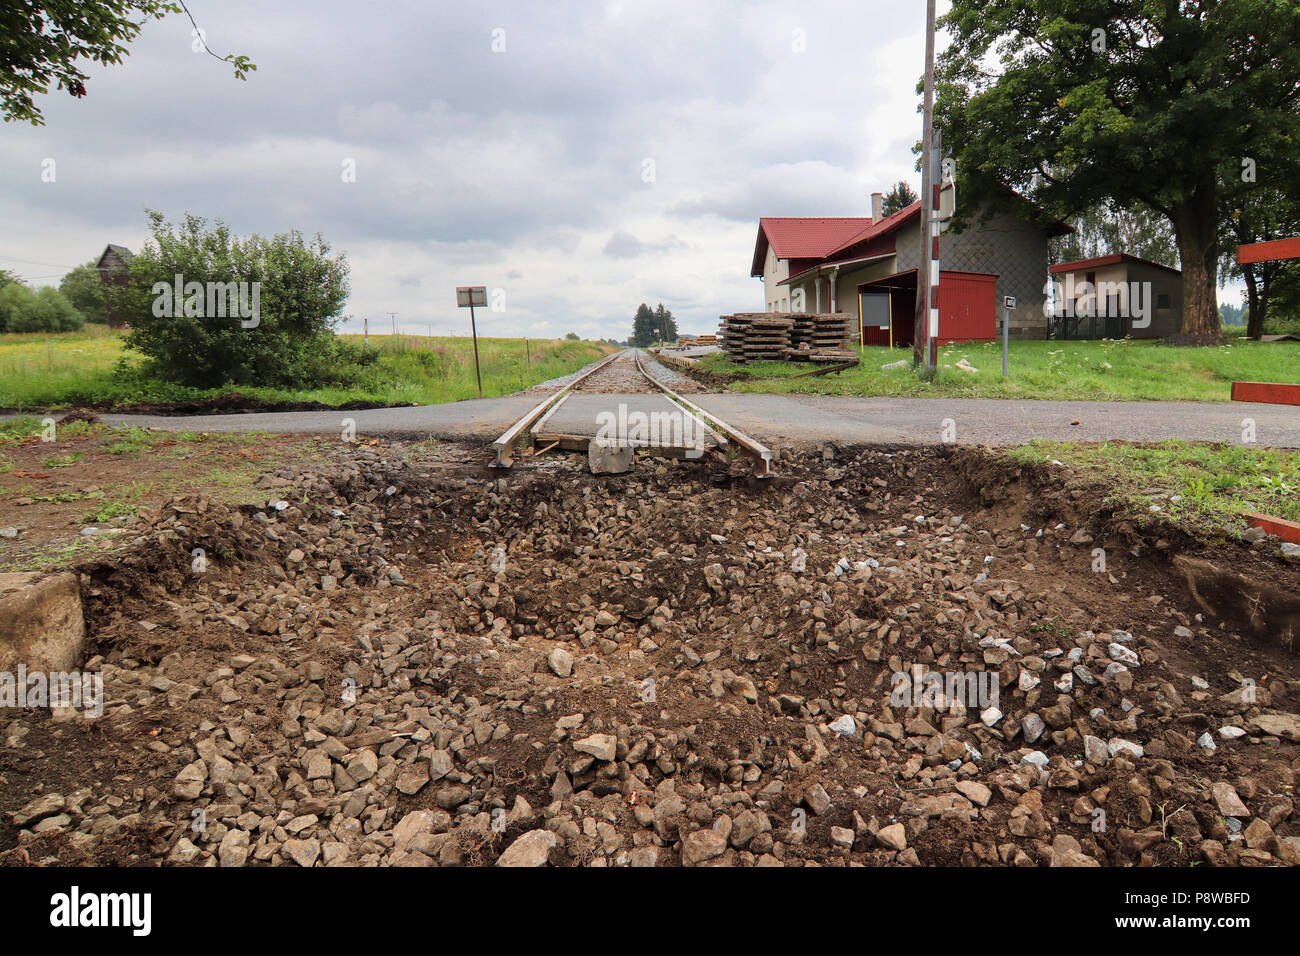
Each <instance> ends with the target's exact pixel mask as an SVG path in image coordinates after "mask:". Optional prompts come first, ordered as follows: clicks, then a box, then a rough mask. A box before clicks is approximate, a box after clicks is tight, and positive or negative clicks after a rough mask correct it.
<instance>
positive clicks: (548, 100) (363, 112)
mask: <svg viewBox="0 0 1300 956" xmlns="http://www.w3.org/2000/svg"><path fill="white" fill-rule="evenodd" d="M903 6H904V5H901V4H900V5H896V6H895V7H885V8H883V9H877V8H874V7H872V6H869V5H859V6H852V5H846V4H842V3H832V2H829V0H815V2H810V3H806V4H802V5H799V7H798V9H793V10H792V9H791V8H790V7H789V5H788V4H784V3H778V2H775V0H771V2H758V3H754V2H740V0H718V2H716V3H710V4H698V3H691V2H686V0H664V2H661V3H656V4H645V3H637V2H632V0H606V2H595V0H554V2H551V3H546V4H530V3H524V2H522V0H514V2H507V0H495V2H486V3H483V4H477V5H473V6H470V5H452V4H423V3H415V2H394V3H387V4H370V5H366V4H362V5H358V4H356V3H344V2H342V0H316V2H312V3H306V2H302V0H297V2H291V0H282V2H278V3H274V4H271V3H266V2H264V0H220V2H218V0H194V2H192V3H191V4H190V7H191V9H192V10H193V11H194V14H195V16H196V18H197V19H198V21H199V23H200V24H201V25H202V26H203V27H204V29H205V30H206V33H207V41H208V44H209V45H210V46H211V47H212V48H213V49H214V50H216V51H218V52H227V51H232V52H239V53H244V54H247V55H248V56H250V57H251V58H252V59H253V60H254V61H255V62H256V63H257V65H258V69H257V71H256V72H255V73H252V74H251V75H250V78H249V79H248V81H247V82H244V83H241V82H238V81H236V80H234V79H233V78H232V76H231V74H230V70H229V69H228V67H227V66H226V65H224V64H221V63H219V62H217V61H216V60H213V59H212V58H211V57H208V56H205V55H201V54H196V53H194V52H192V51H191V36H190V29H189V23H188V22H187V21H185V20H184V19H183V18H177V17H171V18H168V19H167V20H164V21H161V22H157V23H150V24H149V25H147V26H146V28H145V30H144V32H143V33H142V35H141V37H140V38H139V40H138V41H137V42H136V43H135V44H134V45H133V47H132V49H131V52H130V55H129V57H128V59H127V60H126V62H125V63H124V64H123V65H121V66H117V67H109V68H101V67H94V68H92V69H90V70H89V71H88V72H89V73H90V74H91V79H90V82H89V83H88V88H89V95H88V96H87V97H86V98H85V99H83V100H74V99H72V98H70V97H68V96H66V95H65V94H62V93H53V94H50V95H49V96H46V97H45V98H44V99H43V100H42V106H43V108H44V109H45V113H46V119H47V123H48V125H47V126H46V127H44V128H41V129H32V128H29V127H17V126H12V125H9V126H6V127H5V131H4V133H5V135H4V136H3V137H2V138H0V216H3V217H4V221H5V222H7V223H10V224H11V228H10V230H8V238H7V239H6V240H4V241H2V242H0V268H16V269H17V271H19V272H22V273H23V274H24V275H30V276H33V277H35V276H50V275H54V278H53V279H47V280H46V281H57V273H59V271H60V269H66V268H70V267H72V266H74V265H76V264H78V263H81V262H84V261H86V260H88V259H90V258H92V257H93V256H95V255H97V254H98V253H99V251H100V250H101V249H102V247H103V245H104V244H105V243H106V242H109V241H113V242H122V243H125V244H127V245H130V246H138V245H139V244H140V243H141V242H142V241H143V240H144V238H145V235H146V232H145V219H144V215H143V209H144V208H145V207H150V208H155V209H159V210H161V211H162V212H164V213H165V214H166V215H168V216H169V217H172V218H176V217H179V216H181V215H182V214H184V213H185V212H187V211H190V212H194V213H196V214H199V215H204V216H207V217H209V218H217V217H220V218H222V219H224V220H225V221H226V222H228V223H229V224H230V226H231V227H232V228H233V229H235V230H236V231H238V232H242V233H247V232H262V233H274V232H283V231H286V230H289V229H299V230H301V231H303V232H305V233H307V234H309V235H310V234H312V233H315V232H320V233H322V234H323V235H324V236H325V237H326V238H327V239H328V240H329V241H330V243H331V244H332V245H333V247H334V248H335V249H337V250H342V251H346V252H347V253H348V254H349V258H350V260H351V264H352V289H353V293H352V298H351V300H350V302H349V304H348V311H349V312H350V313H351V314H352V315H353V316H356V317H357V318H356V320H355V325H356V326H358V327H359V326H360V317H361V316H362V315H370V316H372V317H378V316H381V315H383V313H386V312H388V311H395V312H398V313H399V314H400V316H401V320H400V321H401V322H403V323H406V322H409V323H410V328H411V329H412V330H413V331H423V330H425V328H427V325H428V324H430V323H431V324H432V325H433V326H434V328H435V329H436V330H440V331H442V330H445V329H446V328H449V327H455V328H458V327H459V325H460V323H461V320H462V316H461V314H460V313H459V312H458V311H457V310H456V308H455V301H454V294H453V291H452V290H453V289H454V287H455V286H456V285H463V284H468V283H482V284H486V285H489V286H492V287H495V288H500V289H503V290H505V293H506V295H505V302H506V308H505V309H504V311H501V312H488V313H486V314H485V315H484V318H483V320H482V329H483V331H485V333H486V334H497V335H508V334H517V335H526V334H529V335H536V334H542V331H541V330H545V329H549V334H555V335H562V334H564V332H566V331H578V332H580V333H583V334H591V335H602V336H616V337H619V338H622V337H625V336H626V335H627V334H628V333H629V331H630V329H631V319H632V314H633V311H634V310H635V308H636V305H637V303H639V302H641V301H642V300H646V301H655V302H658V301H663V302H664V304H665V305H666V306H667V307H669V308H671V309H672V310H673V311H674V313H675V314H676V315H677V316H678V318H679V325H680V326H681V328H682V330H683V331H696V332H700V331H707V330H710V329H712V328H713V327H714V326H715V325H716V323H717V316H718V315H719V314H721V313H725V312H733V311H736V310H738V309H752V308H759V307H761V302H762V295H761V291H760V289H759V286H758V284H757V283H756V281H755V280H752V279H750V278H749V276H748V272H749V260H750V253H751V249H752V243H753V239H754V231H755V227H756V220H757V218H758V216H760V215H792V214H795V215H797V214H804V215H819V214H839V215H864V214H867V209H868V199H867V196H868V193H869V192H870V191H871V189H873V188H881V187H882V186H886V185H888V184H889V183H891V182H893V181H895V180H897V179H899V178H904V177H906V178H909V179H911V178H914V176H913V174H912V171H911V170H912V162H913V159H912V156H911V153H910V145H911V143H912V142H913V141H915V139H916V138H917V135H918V131H917V130H914V129H913V127H918V126H919V122H918V120H917V118H916V116H915V113H914V110H915V104H916V96H915V92H914V86H915V82H916V76H917V74H918V73H919V68H920V57H921V47H920V41H921V37H920V27H921V24H920V22H919V21H920V19H921V18H920V17H919V16H918V15H917V14H916V12H915V11H914V10H911V9H906V10H904V9H899V8H901V7H903ZM498 28H499V29H502V30H504V31H505V32H504V39H505V50H504V52H493V49H492V43H493V37H494V34H493V31H494V30H496V29H498ZM796 30H802V31H804V35H805V36H806V41H807V49H806V52H803V53H800V52H796V51H795V49H794V44H793V43H792V38H793V36H794V31H796ZM47 158H53V159H54V160H55V161H56V163H57V170H58V175H57V179H56V181H55V182H54V183H44V182H42V181H41V176H40V173H41V163H42V161H43V160H44V159H47ZM646 159H651V160H653V162H654V172H655V175H654V176H653V178H652V181H650V182H647V181H646V178H645V177H644V176H643V171H644V169H645V166H644V161H645V160H646ZM347 161H351V162H350V163H349V164H348V166H349V168H352V167H353V165H354V168H355V173H356V176H355V182H345V181H344V176H343V172H344V168H345V167H344V164H345V162H347ZM16 257H17V258H23V259H28V260H38V261H40V262H43V263H48V265H37V264H34V263H30V264H23V263H18V262H15V261H14V260H15V258H16Z"/></svg>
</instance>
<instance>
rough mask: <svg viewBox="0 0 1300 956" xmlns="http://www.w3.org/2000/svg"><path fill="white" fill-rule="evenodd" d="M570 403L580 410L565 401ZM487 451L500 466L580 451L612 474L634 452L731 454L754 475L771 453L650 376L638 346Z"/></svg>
mask: <svg viewBox="0 0 1300 956" xmlns="http://www.w3.org/2000/svg"><path fill="white" fill-rule="evenodd" d="M657 367H659V368H662V367H661V366H657ZM643 396H644V398H642V397H643ZM574 398H579V399H580V402H581V404H582V405H583V407H582V408H581V409H578V408H576V406H577V405H578V404H579V403H580V402H573V403H572V404H570V401H571V399H574ZM588 426H590V428H591V432H590V433H588ZM492 449H493V451H494V452H495V453H496V462H495V466H496V467H498V468H509V467H511V466H512V465H513V464H514V461H515V458H516V457H518V456H535V455H542V454H545V453H547V452H549V451H553V450H556V449H559V450H563V451H585V452H587V454H588V457H589V458H590V459H591V460H592V462H593V468H594V467H595V463H596V462H597V461H598V460H600V461H602V462H605V463H607V464H608V466H609V467H608V470H613V471H618V470H625V469H626V468H627V467H630V465H631V462H632V460H633V457H634V456H635V454H636V453H637V452H642V453H646V454H652V455H657V456H664V457H673V458H687V459H699V458H702V457H704V456H705V455H718V454H720V455H723V456H726V455H727V454H728V453H730V452H732V451H734V452H736V453H739V454H741V455H744V456H745V457H747V458H748V459H750V460H751V461H752V462H753V463H754V468H755V474H757V475H758V476H760V477H770V476H771V474H772V470H771V464H772V452H771V450H770V449H768V448H767V447H766V446H765V445H763V444H762V443H760V442H758V441H755V440H754V439H753V438H751V437H749V436H748V435H746V434H745V433H744V432H742V431H741V430H740V429H738V428H736V427H735V426H733V425H731V424H729V423H728V422H726V421H724V420H722V419H721V418H718V417H717V416H716V415H714V414H712V413H711V412H708V411H706V410H705V409H703V408H701V407H700V406H698V405H696V404H695V403H694V402H692V401H691V400H690V399H688V398H686V397H685V396H684V395H683V394H682V393H681V391H680V390H675V389H673V388H671V387H669V386H668V385H666V384H665V383H664V382H662V381H660V380H659V379H657V378H655V377H654V376H653V375H651V374H650V372H649V371H647V369H646V365H645V363H644V362H643V361H642V358H641V353H640V350H638V349H628V350H626V351H623V352H615V353H614V354H613V355H611V356H609V357H608V358H606V359H604V360H602V361H601V362H599V363H597V364H596V365H595V366H593V367H592V368H590V369H588V370H587V371H585V372H583V373H581V374H580V375H578V376H576V377H575V378H573V379H572V380H571V381H569V382H568V383H567V384H566V385H564V386H563V387H561V388H560V389H559V390H558V391H556V392H554V393H552V394H550V395H547V396H546V397H545V398H543V399H542V400H541V401H540V402H538V404H537V405H535V406H534V407H533V408H531V409H529V411H528V412H527V413H526V414H524V415H523V417H521V418H520V419H519V420H517V421H516V422H515V423H514V424H512V425H511V426H510V427H509V428H507V429H506V430H505V431H504V432H503V433H502V434H501V436H500V437H499V438H498V439H497V440H496V441H494V442H493V443H492Z"/></svg>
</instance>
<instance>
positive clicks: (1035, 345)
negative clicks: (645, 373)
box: [701, 339, 1300, 402]
mask: <svg viewBox="0 0 1300 956" xmlns="http://www.w3.org/2000/svg"><path fill="white" fill-rule="evenodd" d="M861 352H862V363H861V364H860V365H858V366H857V367H855V368H851V369H848V370H846V371H843V372H839V373H832V374H829V375H819V376H813V377H809V378H792V376H795V375H798V374H799V373H800V372H808V371H810V370H811V369H812V368H814V366H810V365H809V364H808V363H805V362H753V363H751V364H749V365H734V364H732V363H731V362H729V361H728V360H727V357H726V356H725V355H722V354H721V353H718V354H713V355H709V356H706V357H705V358H704V359H703V360H702V362H701V365H702V367H703V368H704V369H705V370H706V371H710V372H717V373H724V374H731V375H739V376H741V378H740V380H738V381H736V382H733V383H732V384H731V386H730V387H729V390H730V391H733V392H777V393H783V394H785V393H790V394H813V395H860V396H885V397H916V398H930V397H944V398H1019V399H1033V398H1045V399H1063V400H1078V399H1092V400H1100V401H1153V400H1162V401H1196V402H1226V401H1229V400H1230V392H1231V385H1232V382H1234V381H1252V382H1295V381H1298V380H1300V343H1297V342H1249V341H1236V342H1233V343H1232V344H1228V345H1219V346H1208V347H1199V348H1198V347H1172V346H1167V345H1161V344H1159V343H1154V342H1144V341H1136V340H1133V339H1121V340H1104V341H1096V342H1012V343H1011V348H1010V359H1009V371H1010V376H1009V377H1008V378H1005V379H1004V378H1003V377H1002V346H1001V343H994V342H988V343H978V344H975V343H972V344H964V345H949V346H945V347H944V348H941V349H940V350H939V369H938V375H937V377H936V380H935V382H934V384H929V383H927V382H925V381H924V380H923V379H922V378H921V376H920V375H919V374H917V373H916V372H915V371H913V370H912V368H911V356H912V353H911V351H910V350H907V349H894V350H892V351H891V350H890V349H888V348H887V347H884V346H868V347H866V348H864V349H862V350H861ZM963 358H964V359H966V360H967V361H968V362H969V363H970V364H971V365H973V366H975V367H976V368H977V369H978V370H979V371H977V372H966V371H962V370H961V369H958V368H955V367H954V366H955V365H956V363H957V362H959V361H960V360H961V359H963ZM900 359H901V360H906V361H907V362H908V366H907V367H905V368H899V369H889V370H882V368H881V366H882V365H885V364H888V363H890V362H896V361H899V360H900Z"/></svg>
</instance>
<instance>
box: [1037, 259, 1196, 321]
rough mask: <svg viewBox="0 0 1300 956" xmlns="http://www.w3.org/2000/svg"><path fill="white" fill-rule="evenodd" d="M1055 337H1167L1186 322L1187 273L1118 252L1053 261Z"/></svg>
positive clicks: (1052, 317)
mask: <svg viewBox="0 0 1300 956" xmlns="http://www.w3.org/2000/svg"><path fill="white" fill-rule="evenodd" d="M1050 272H1051V275H1052V305H1051V309H1050V311H1051V321H1052V337H1053V338H1058V339H1103V338H1104V339H1122V338H1125V337H1126V336H1132V337H1133V338H1135V339H1162V338H1165V337H1166V336H1169V335H1175V334H1177V333H1178V332H1179V331H1180V330H1181V329H1182V325H1183V275H1182V273H1181V272H1179V271H1178V270H1177V269H1171V268H1170V267H1169V266H1162V265H1161V264H1160V263H1158V262H1150V261H1148V260H1146V259H1140V258H1138V257H1137V256H1131V255H1129V254H1128V253H1126V252H1115V253H1112V254H1110V255H1106V256H1097V257H1096V258H1093V259H1079V260H1076V261H1074V262H1060V263H1057V264H1056V265H1054V266H1052V268H1051V270H1050Z"/></svg>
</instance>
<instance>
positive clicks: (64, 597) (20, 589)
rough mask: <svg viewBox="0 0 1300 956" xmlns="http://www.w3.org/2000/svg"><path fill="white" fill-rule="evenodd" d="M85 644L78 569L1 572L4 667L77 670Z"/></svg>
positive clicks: (0, 656)
mask: <svg viewBox="0 0 1300 956" xmlns="http://www.w3.org/2000/svg"><path fill="white" fill-rule="evenodd" d="M85 644H86V621H85V618H83V617H82V613H81V589H80V588H79V587H78V585H77V576H76V575H75V574H72V573H71V572H68V571H65V572H62V573H60V574H43V573H40V572H35V571H29V572H22V573H18V574H0V671H7V672H9V673H13V672H14V671H16V670H17V669H18V665H19V664H20V663H21V664H26V665H27V669H28V670H31V671H35V670H40V671H71V670H75V669H76V668H77V667H79V666H80V665H81V661H82V657H83V654H84V652H85Z"/></svg>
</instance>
